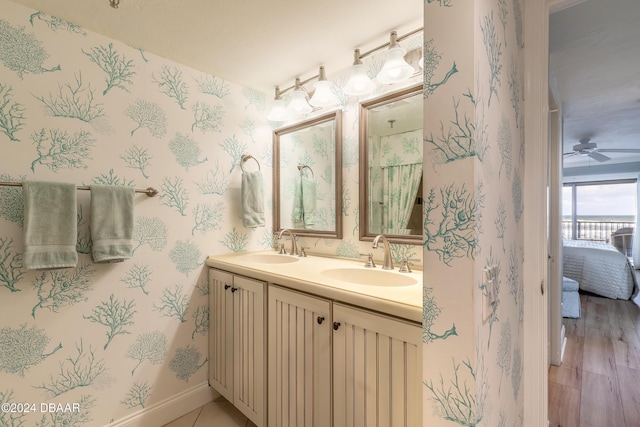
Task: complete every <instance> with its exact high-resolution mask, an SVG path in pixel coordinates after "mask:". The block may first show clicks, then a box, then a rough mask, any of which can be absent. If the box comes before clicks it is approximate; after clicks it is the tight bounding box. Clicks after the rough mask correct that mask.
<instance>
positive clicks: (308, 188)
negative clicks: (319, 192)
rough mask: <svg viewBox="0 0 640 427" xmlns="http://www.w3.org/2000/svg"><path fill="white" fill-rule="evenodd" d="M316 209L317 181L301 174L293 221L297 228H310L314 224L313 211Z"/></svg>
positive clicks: (295, 196) (295, 198) (297, 184)
mask: <svg viewBox="0 0 640 427" xmlns="http://www.w3.org/2000/svg"><path fill="white" fill-rule="evenodd" d="M315 210H316V182H315V180H313V179H311V178H307V177H305V176H301V177H300V178H299V179H298V182H297V183H296V188H295V194H294V202H293V221H294V223H295V226H296V228H309V227H310V226H312V225H314V221H313V213H314V212H315Z"/></svg>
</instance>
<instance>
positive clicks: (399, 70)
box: [377, 31, 413, 84]
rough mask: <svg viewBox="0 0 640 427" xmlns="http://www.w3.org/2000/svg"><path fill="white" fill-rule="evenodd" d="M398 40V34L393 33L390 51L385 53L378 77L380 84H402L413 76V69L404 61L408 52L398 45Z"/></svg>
mask: <svg viewBox="0 0 640 427" xmlns="http://www.w3.org/2000/svg"><path fill="white" fill-rule="evenodd" d="M396 38H397V35H396V32H395V31H393V32H392V33H391V42H390V44H389V50H387V52H386V53H385V61H384V65H383V66H382V69H381V70H380V72H379V73H378V76H377V79H378V81H379V82H380V83H384V84H393V83H400V82H402V81H404V80H407V79H408V78H409V77H411V75H412V74H413V67H412V66H411V65H409V64H407V61H405V60H404V55H405V53H407V52H406V50H404V49H403V48H402V47H401V46H400V45H399V44H398V41H397V40H396Z"/></svg>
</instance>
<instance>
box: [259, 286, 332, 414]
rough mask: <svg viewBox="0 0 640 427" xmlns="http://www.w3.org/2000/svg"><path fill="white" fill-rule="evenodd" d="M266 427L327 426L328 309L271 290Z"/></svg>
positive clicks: (325, 304) (326, 305)
mask: <svg viewBox="0 0 640 427" xmlns="http://www.w3.org/2000/svg"><path fill="white" fill-rule="evenodd" d="M268 301H269V306H268V313H269V314H268V317H269V377H268V378H269V381H268V383H269V402H268V405H269V411H268V415H269V427H312V426H314V427H315V426H318V427H329V426H331V316H330V314H331V311H330V308H331V305H330V302H329V301H327V300H324V299H320V298H315V297H311V296H308V295H303V294H300V293H298V292H295V291H290V290H285V289H282V288H278V287H275V286H269V296H268Z"/></svg>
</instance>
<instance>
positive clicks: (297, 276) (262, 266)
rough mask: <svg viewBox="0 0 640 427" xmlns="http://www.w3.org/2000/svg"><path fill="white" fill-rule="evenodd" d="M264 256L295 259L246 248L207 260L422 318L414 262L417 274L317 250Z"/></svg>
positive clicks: (269, 279) (358, 303) (410, 317)
mask: <svg viewBox="0 0 640 427" xmlns="http://www.w3.org/2000/svg"><path fill="white" fill-rule="evenodd" d="M256 255H257V256H256ZM261 257H262V258H263V261H264V260H273V261H278V260H279V259H277V260H276V259H274V258H273V257H286V258H287V259H286V260H287V261H292V260H293V258H294V257H292V256H290V255H278V253H277V252H275V251H260V252H241V253H231V254H225V255H212V256H209V257H208V258H207V261H206V264H207V266H209V267H214V268H217V269H220V270H224V271H228V272H230V273H235V274H239V275H242V276H247V277H252V278H255V279H258V280H263V281H265V282H268V283H271V284H274V285H280V286H284V287H287V288H290V289H294V290H298V291H301V292H306V293H310V294H313V295H317V296H319V297H323V298H327V299H330V300H333V301H335V302H343V303H346V304H349V305H354V306H358V307H363V308H366V309H369V310H374V311H377V312H380V313H383V314H387V315H390V316H394V317H399V318H402V319H405V320H409V321H412V322H417V323H422V271H420V270H416V269H414V268H413V267H412V269H413V272H411V273H400V272H398V267H396V268H395V269H394V270H381V267H380V266H378V267H377V268H375V269H369V268H365V267H364V260H353V259H347V258H334V257H325V256H320V255H313V254H309V256H308V257H306V258H298V257H295V258H296V260H295V261H293V262H287V263H272V262H256V260H260V258H261ZM358 269H362V276H365V275H367V276H369V275H371V277H375V278H376V279H377V277H378V276H379V275H380V276H381V275H383V277H384V280H382V281H381V282H384V284H381V285H372V284H365V283H366V282H367V280H366V277H362V278H361V277H360V274H359V273H360V270H358ZM328 270H333V271H328ZM378 272H380V273H379V274H378ZM328 273H333V274H328ZM343 273H348V274H343ZM347 276H351V277H354V276H355V277H356V278H357V279H356V280H357V281H361V282H363V283H354V282H352V281H345V280H343V279H346V280H348V277H347ZM404 282H415V284H409V285H399V283H404Z"/></svg>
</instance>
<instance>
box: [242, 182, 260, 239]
mask: <svg viewBox="0 0 640 427" xmlns="http://www.w3.org/2000/svg"><path fill="white" fill-rule="evenodd" d="M241 193H242V223H243V224H244V226H245V227H249V228H256V227H264V184H263V183H262V173H260V171H255V172H242V188H241Z"/></svg>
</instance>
